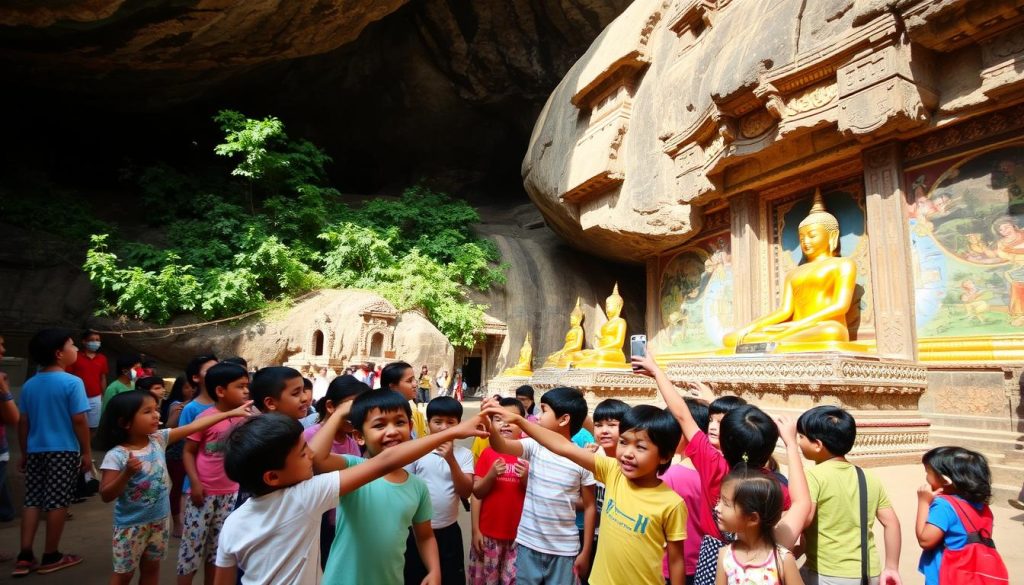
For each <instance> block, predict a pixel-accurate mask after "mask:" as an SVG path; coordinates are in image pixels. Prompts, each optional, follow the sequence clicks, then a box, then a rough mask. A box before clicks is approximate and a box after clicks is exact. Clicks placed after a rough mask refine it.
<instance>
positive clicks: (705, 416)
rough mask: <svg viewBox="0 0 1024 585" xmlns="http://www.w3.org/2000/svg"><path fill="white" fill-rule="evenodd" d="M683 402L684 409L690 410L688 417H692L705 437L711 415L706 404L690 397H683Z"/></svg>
mask: <svg viewBox="0 0 1024 585" xmlns="http://www.w3.org/2000/svg"><path fill="white" fill-rule="evenodd" d="M683 402H685V403H686V408H688V409H689V410H690V416H691V417H693V422H695V423H697V427H699V428H700V430H702V431H704V434H705V435H706V434H707V432H708V424H709V423H710V422H711V413H710V409H709V408H708V403H707V402H705V401H704V400H701V399H700V398H693V397H691V396H685V397H683Z"/></svg>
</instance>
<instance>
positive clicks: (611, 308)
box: [604, 282, 622, 319]
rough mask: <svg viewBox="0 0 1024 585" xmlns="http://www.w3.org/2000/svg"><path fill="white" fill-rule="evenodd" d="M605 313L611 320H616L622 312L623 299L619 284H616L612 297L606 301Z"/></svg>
mask: <svg viewBox="0 0 1024 585" xmlns="http://www.w3.org/2000/svg"><path fill="white" fill-rule="evenodd" d="M604 312H605V314H606V315H608V318H609V319H614V318H616V317H618V316H619V313H621V312H622V297H620V296H619V283H617V282H616V283H615V288H614V289H612V295H611V296H610V297H608V298H607V299H605V301H604Z"/></svg>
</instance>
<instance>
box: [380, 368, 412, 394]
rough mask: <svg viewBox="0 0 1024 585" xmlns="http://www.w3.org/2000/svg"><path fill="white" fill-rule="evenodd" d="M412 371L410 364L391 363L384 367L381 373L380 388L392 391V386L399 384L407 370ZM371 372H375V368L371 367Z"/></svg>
mask: <svg viewBox="0 0 1024 585" xmlns="http://www.w3.org/2000/svg"><path fill="white" fill-rule="evenodd" d="M409 369H412V366H411V365H409V363H408V362H391V363H390V364H388V365H386V366H384V368H383V369H382V370H381V371H380V387H381V390H384V389H388V390H390V389H391V385H392V384H397V383H398V382H399V381H401V379H402V374H404V373H405V371H406V370H409ZM370 370H371V371H372V370H373V366H370Z"/></svg>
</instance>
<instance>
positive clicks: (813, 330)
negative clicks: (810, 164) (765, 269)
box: [723, 190, 857, 351]
mask: <svg viewBox="0 0 1024 585" xmlns="http://www.w3.org/2000/svg"><path fill="white" fill-rule="evenodd" d="M797 233H798V234H799V239H800V249H801V250H802V251H803V253H804V257H805V258H806V262H804V263H802V264H801V265H800V266H798V267H796V268H794V269H793V270H792V271H790V273H789V274H787V275H786V281H785V284H784V285H783V287H784V288H783V291H782V305H781V306H780V307H779V308H778V309H777V310H776V311H775V312H773V313H771V314H768V315H765V316H764V317H761V318H760V319H756V320H755V321H754V322H753V323H750V324H749V325H747V326H746V327H743V328H741V329H738V330H736V331H733V332H731V333H729V334H727V335H726V336H725V338H724V339H723V343H724V344H725V346H726V347H736V346H737V345H739V344H741V343H758V342H765V341H777V342H786V343H789V342H801V343H800V346H799V347H800V351H804V350H806V351H814V350H824V349H829V343H830V342H847V341H849V340H850V332H849V329H847V326H846V313H847V312H848V311H849V310H850V304H851V302H852V301H853V293H854V288H855V287H856V284H857V266H856V264H854V262H853V260H851V259H849V258H843V257H840V256H836V250H837V248H838V247H839V221H838V220H837V219H836V218H835V216H834V215H832V214H831V213H828V212H827V211H825V204H824V202H823V201H822V198H821V191H820V190H816V191H815V192H814V204H813V205H812V206H811V212H810V214H808V216H807V217H806V218H804V220H803V221H801V222H800V226H799V229H798V232H797Z"/></svg>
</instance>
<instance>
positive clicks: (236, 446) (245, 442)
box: [224, 412, 302, 496]
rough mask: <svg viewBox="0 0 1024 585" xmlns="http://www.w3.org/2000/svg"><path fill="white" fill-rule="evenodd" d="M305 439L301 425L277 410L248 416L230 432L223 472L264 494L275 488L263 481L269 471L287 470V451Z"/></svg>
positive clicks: (245, 487)
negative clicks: (285, 467)
mask: <svg viewBox="0 0 1024 585" xmlns="http://www.w3.org/2000/svg"><path fill="white" fill-rule="evenodd" d="M300 440H302V424H301V423H300V422H299V421H297V420H295V419H293V418H291V417H289V416H286V415H283V414H281V413H277V412H270V413H267V414H261V415H260V416H253V417H250V418H247V419H245V421H243V422H242V423H241V424H239V425H238V426H236V427H235V428H234V429H232V430H231V433H230V434H228V438H227V441H226V445H225V447H224V471H225V472H226V473H227V475H228V477H229V478H231V481H234V482H237V483H238V485H239V486H241V488H242V489H243V490H245V491H247V492H249V493H251V494H254V495H257V496H262V495H265V494H269V493H270V492H272V491H274V490H275V489H281V488H284V487H287V486H281V488H273V487H270V486H269V485H267V484H266V483H265V482H264V481H263V474H264V473H266V472H268V471H275V470H278V469H284V466H285V463H286V462H287V460H288V453H290V452H291V450H292V449H294V448H295V445H296V444H298V442H299V441H300Z"/></svg>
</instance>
